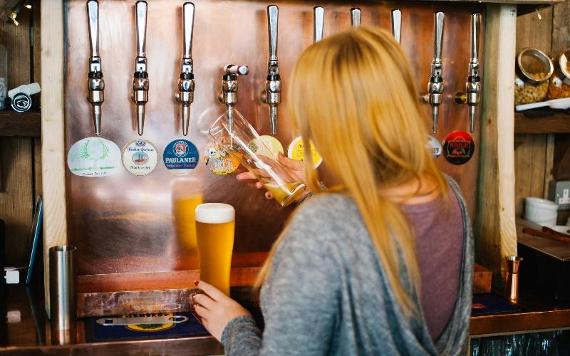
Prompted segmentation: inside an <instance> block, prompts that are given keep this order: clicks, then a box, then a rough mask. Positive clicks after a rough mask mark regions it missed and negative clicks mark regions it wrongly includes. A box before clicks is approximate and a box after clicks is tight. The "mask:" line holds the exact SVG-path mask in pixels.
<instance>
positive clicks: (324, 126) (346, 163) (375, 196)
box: [258, 27, 448, 315]
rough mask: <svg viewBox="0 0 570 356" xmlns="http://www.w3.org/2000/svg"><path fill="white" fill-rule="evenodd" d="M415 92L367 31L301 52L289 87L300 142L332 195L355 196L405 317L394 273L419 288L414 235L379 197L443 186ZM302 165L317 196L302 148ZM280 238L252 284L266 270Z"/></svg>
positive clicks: (411, 306)
mask: <svg viewBox="0 0 570 356" xmlns="http://www.w3.org/2000/svg"><path fill="white" fill-rule="evenodd" d="M418 93H419V92H418V91H417V90H416V87H415V85H414V77H413V76H412V74H411V71H410V68H409V65H408V60H407V58H406V56H405V54H404V53H403V51H402V50H401V48H400V46H399V45H398V44H397V43H396V42H395V41H394V39H393V38H392V36H391V35H390V34H389V33H388V32H386V31H383V30H377V29H371V28H366V27H360V28H358V29H352V30H349V31H346V32H342V33H339V34H336V35H333V36H330V37H328V38H326V39H324V40H322V41H321V42H318V43H316V44H313V45H312V46H310V47H309V48H307V49H306V50H305V51H304V53H303V54H302V55H301V57H300V58H299V60H298V61H297V64H296V66H295V69H294V71H293V74H292V78H291V82H290V87H289V100H290V114H291V116H292V118H293V119H294V122H295V125H296V127H297V129H298V131H299V132H300V133H301V135H302V137H303V141H304V142H310V141H312V142H313V143H314V144H315V146H316V148H317V150H318V151H319V152H320V154H321V155H322V157H323V159H324V162H325V164H326V168H327V169H328V170H329V171H330V173H331V174H332V175H333V176H334V177H335V178H336V179H338V180H339V182H340V185H339V186H338V187H336V188H335V191H343V192H345V193H346V194H348V195H349V196H350V197H352V198H353V199H354V201H355V203H356V205H357V206H358V209H359V211H360V214H361V215H362V218H363V220H364V223H365V224H366V227H367V229H368V232H369V234H370V238H371V240H372V242H373V245H374V247H375V249H376V252H377V253H378V256H379V258H380V263H381V264H382V267H383V270H384V271H385V273H386V275H387V277H388V282H389V283H390V285H391V287H392V290H393V291H394V293H395V296H396V298H397V300H398V302H399V303H400V305H401V306H402V310H403V311H404V312H405V314H406V315H410V313H411V312H414V311H415V310H416V305H415V303H414V301H413V298H412V296H411V293H412V291H411V290H409V288H407V287H406V286H405V285H404V283H403V281H402V278H401V277H400V276H401V275H402V273H405V274H406V275H407V276H408V278H409V280H410V281H411V282H412V284H413V285H414V286H415V287H416V288H417V287H418V285H419V271H418V265H417V261H416V255H415V241H414V239H415V236H414V232H413V231H412V229H411V227H410V224H409V222H408V221H407V219H406V217H405V215H404V214H403V213H402V212H401V210H400V207H399V205H398V204H397V203H395V202H393V201H392V200H391V199H389V198H388V197H386V196H384V195H383V192H384V191H385V189H389V188H392V187H398V186H400V185H402V184H406V183H409V182H411V181H414V180H416V182H418V183H420V185H421V182H422V181H425V180H426V179H427V180H428V181H429V182H430V183H432V184H433V186H434V191H436V192H437V193H439V194H440V196H441V197H444V196H446V193H447V189H448V187H447V182H446V180H445V178H444V177H443V175H442V174H441V172H440V171H439V169H438V168H437V166H436V164H435V163H434V160H433V158H432V157H431V154H430V152H429V150H428V149H427V148H426V142H427V138H428V135H429V133H428V129H427V127H428V125H427V120H426V119H425V118H424V117H423V116H422V113H421V110H420V107H419V99H418ZM305 164H306V171H307V180H308V183H309V187H310V188H311V190H312V191H313V192H321V186H320V185H319V177H318V173H317V171H316V170H315V169H314V168H313V164H312V162H311V154H310V152H309V145H305ZM419 189H421V187H419V188H418V191H419ZM416 193H417V192H416ZM411 195H414V194H411ZM282 236H284V234H282V235H281V237H282ZM281 237H280V239H281ZM280 239H278V241H276V243H275V244H274V247H273V250H272V252H271V253H270V256H269V259H268V261H267V262H266V265H265V266H264V268H263V269H262V271H261V273H260V279H259V280H258V281H262V280H263V279H264V278H265V276H266V275H267V274H268V273H269V268H270V267H269V266H270V263H271V257H272V256H273V251H274V250H275V248H276V246H277V245H278V244H279V242H280ZM400 256H401V257H400Z"/></svg>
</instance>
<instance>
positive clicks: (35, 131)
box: [0, 111, 41, 137]
mask: <svg viewBox="0 0 570 356" xmlns="http://www.w3.org/2000/svg"><path fill="white" fill-rule="evenodd" d="M40 134H41V118H40V113H39V112H25V113H17V112H13V111H0V137H6V136H23V137H26V136H29V137H40Z"/></svg>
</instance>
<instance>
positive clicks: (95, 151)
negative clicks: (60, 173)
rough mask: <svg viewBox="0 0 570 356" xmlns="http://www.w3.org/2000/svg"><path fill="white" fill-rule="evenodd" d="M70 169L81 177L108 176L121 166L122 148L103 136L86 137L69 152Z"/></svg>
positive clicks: (68, 163)
mask: <svg viewBox="0 0 570 356" xmlns="http://www.w3.org/2000/svg"><path fill="white" fill-rule="evenodd" d="M67 167H68V168H69V171H70V172H71V173H73V174H75V175H77V176H81V177H106V176H110V175H112V174H115V173H117V171H118V170H119V169H120V167H121V150H120V149H119V147H118V146H117V145H116V144H115V143H114V142H112V141H109V140H107V139H104V138H102V137H86V138H84V139H82V140H79V141H77V142H75V143H74V144H73V145H72V146H71V148H70V149H69V152H68V153H67Z"/></svg>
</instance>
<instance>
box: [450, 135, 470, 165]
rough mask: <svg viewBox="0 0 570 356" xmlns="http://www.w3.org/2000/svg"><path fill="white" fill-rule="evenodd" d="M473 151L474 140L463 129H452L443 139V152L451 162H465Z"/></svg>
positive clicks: (457, 163) (458, 163)
mask: <svg viewBox="0 0 570 356" xmlns="http://www.w3.org/2000/svg"><path fill="white" fill-rule="evenodd" d="M473 153H475V142H474V141H473V138H472V137H471V135H470V134H469V133H467V132H465V131H453V132H451V133H449V134H448V135H447V136H446V137H445V139H444V140H443V154H444V156H445V159H446V160H447V161H448V162H449V163H451V164H456V165H460V164H465V163H467V162H468V161H469V160H470V159H471V157H473Z"/></svg>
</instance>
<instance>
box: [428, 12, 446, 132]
mask: <svg viewBox="0 0 570 356" xmlns="http://www.w3.org/2000/svg"><path fill="white" fill-rule="evenodd" d="M444 18H445V14H444V13H443V12H441V11H439V12H436V13H435V32H434V51H433V62H432V64H431V75H430V79H429V83H428V102H429V104H430V105H431V113H432V120H433V128H432V131H433V133H436V132H437V126H438V119H439V106H440V105H441V102H442V99H443V77H442V70H443V63H442V60H441V52H442V45H443V21H444Z"/></svg>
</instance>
